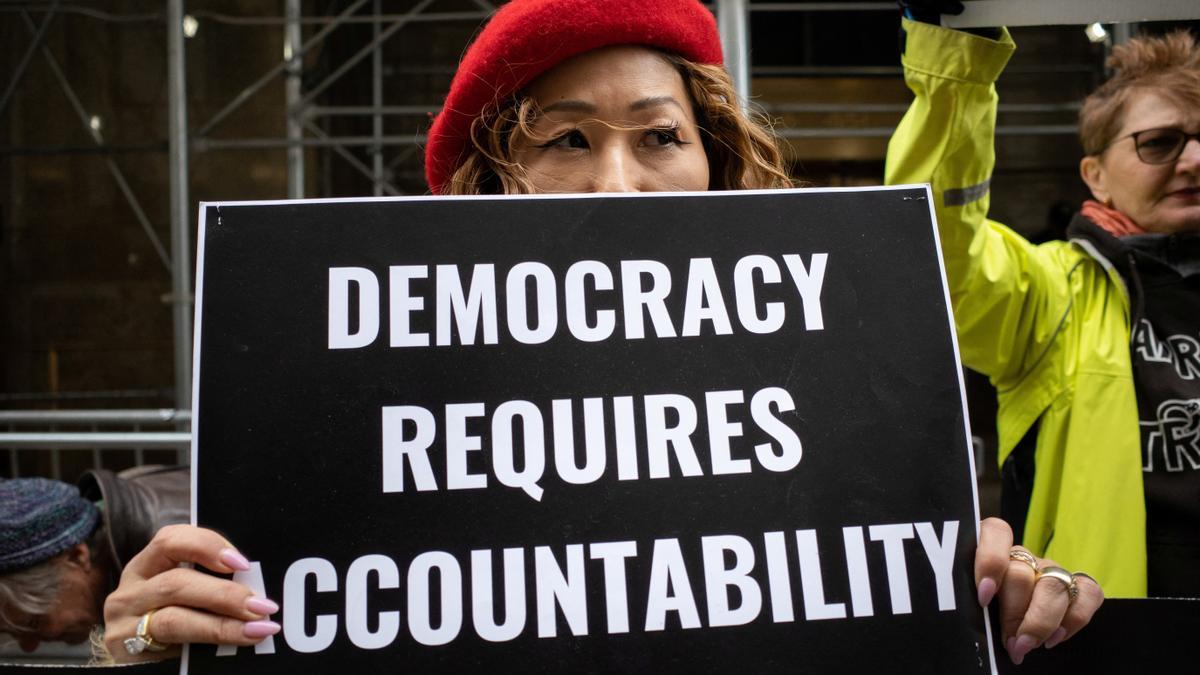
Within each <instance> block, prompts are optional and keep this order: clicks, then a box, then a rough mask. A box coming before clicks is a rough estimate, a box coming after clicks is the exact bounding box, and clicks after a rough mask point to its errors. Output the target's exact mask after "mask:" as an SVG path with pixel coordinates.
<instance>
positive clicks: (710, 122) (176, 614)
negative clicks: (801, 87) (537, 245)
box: [106, 0, 1102, 662]
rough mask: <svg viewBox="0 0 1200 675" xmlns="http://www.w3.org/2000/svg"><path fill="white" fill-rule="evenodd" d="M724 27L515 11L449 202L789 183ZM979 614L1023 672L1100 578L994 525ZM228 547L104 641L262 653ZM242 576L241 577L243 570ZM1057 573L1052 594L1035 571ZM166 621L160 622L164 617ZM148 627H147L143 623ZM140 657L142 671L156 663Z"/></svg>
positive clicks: (695, 10)
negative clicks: (746, 100) (728, 68)
mask: <svg viewBox="0 0 1200 675" xmlns="http://www.w3.org/2000/svg"><path fill="white" fill-rule="evenodd" d="M721 62H722V56H721V48H720V41H719V38H718V35H717V31H716V24H715V21H714V20H713V17H712V14H711V13H710V12H709V11H708V10H707V9H705V8H704V7H703V6H702V5H701V4H699V3H698V2H696V1H695V0H608V1H606V2H596V1H589V0H515V1H514V2H512V3H510V4H507V5H505V6H504V7H503V8H502V9H501V10H499V12H497V14H496V16H495V17H494V18H493V19H492V21H491V22H490V23H489V24H488V26H487V28H486V29H484V30H483V31H482V33H481V34H480V35H479V37H478V39H477V40H476V41H475V43H474V44H473V45H472V46H471V48H470V49H469V50H468V52H467V54H466V56H465V57H464V59H463V61H462V64H461V65H460V67H459V70H458V73H457V75H456V77H455V79H454V83H453V84H452V86H451V91H450V94H449V96H448V97H447V100H446V105H445V106H444V109H443V112H442V113H441V114H440V115H439V116H438V118H437V120H436V122H435V123H434V125H433V128H432V129H431V131H430V134H429V139H430V140H429V146H428V148H427V152H426V170H427V178H428V180H429V184H430V188H431V190H432V191H433V192H434V193H435V194H502V193H503V194H519V193H543V192H560V193H561V192H568V193H570V192H576V193H578V192H635V191H665V190H671V191H704V190H734V189H762V188H778V187H787V186H790V185H791V181H790V179H789V178H788V175H787V173H786V171H785V169H784V167H783V163H782V160H781V153H780V150H779V148H778V147H777V145H776V143H775V141H774V139H773V137H772V136H771V134H770V132H769V131H768V130H766V129H765V128H764V126H762V125H760V124H758V123H756V122H754V121H752V120H751V119H749V118H748V117H747V116H746V115H745V113H744V112H743V111H742V109H741V106H740V102H739V101H738V100H737V97H736V94H735V93H734V91H733V87H732V85H731V82H730V79H729V76H728V75H727V74H726V73H725V71H724V70H723V68H722V67H721ZM980 532H981V534H980V541H979V547H978V551H977V554H976V561H975V579H976V582H977V586H978V599H979V602H980V604H981V605H985V606H986V605H988V604H989V603H990V602H991V601H992V600H993V599H998V601H999V603H1000V604H1001V606H1002V615H1003V617H1004V626H1005V628H1004V631H1005V637H1006V638H1011V644H1012V645H1013V647H1012V648H1010V652H1011V654H1012V656H1013V658H1014V660H1016V661H1018V662H1019V661H1020V660H1021V658H1022V657H1023V655H1024V653H1026V652H1027V651H1028V650H1029V649H1032V648H1033V647H1034V646H1036V645H1039V644H1043V643H1045V644H1049V645H1051V646H1052V645H1053V644H1056V643H1058V642H1061V641H1063V640H1065V639H1068V638H1069V637H1070V636H1071V635H1073V634H1074V633H1075V632H1076V631H1078V630H1079V629H1080V628H1081V627H1082V626H1084V625H1085V624H1086V623H1087V622H1088V621H1089V620H1090V618H1091V616H1092V614H1093V613H1094V612H1095V610H1096V609H1097V607H1099V605H1100V602H1101V600H1102V595H1101V593H1100V590H1099V587H1098V586H1096V585H1095V583H1094V582H1091V581H1090V580H1089V579H1086V578H1083V579H1079V580H1074V579H1072V578H1071V576H1070V575H1069V574H1068V573H1066V572H1065V571H1062V570H1060V569H1057V568H1053V563H1052V562H1050V561H1047V560H1040V559H1037V558H1034V557H1033V556H1028V554H1022V555H1018V556H1017V557H1016V558H1014V557H1012V556H1011V555H1010V548H1011V547H1012V543H1013V542H1012V532H1011V530H1010V529H1009V527H1008V525H1006V524H1005V523H1004V522H1002V521H999V520H996V519H989V520H987V521H984V522H983V523H982V525H981V528H980ZM235 553H236V552H235V551H233V549H232V547H231V545H230V544H229V542H227V541H225V540H224V539H222V538H221V537H219V536H217V535H216V534H215V533H212V532H210V531H207V530H201V529H196V528H191V529H176V530H171V531H169V532H167V533H165V534H164V535H163V536H162V537H159V538H158V539H156V541H155V542H154V543H152V544H151V546H150V547H149V548H148V549H147V551H146V552H145V558H144V559H143V560H141V561H140V564H139V565H136V566H132V565H131V567H132V568H133V569H134V570H139V571H140V572H139V573H137V574H132V573H131V574H129V575H128V577H127V578H123V579H122V584H121V587H120V589H118V591H117V592H116V593H114V594H113V596H112V598H110V601H109V603H108V605H107V606H106V619H107V626H106V628H107V633H106V641H107V643H108V645H109V647H110V649H112V650H113V651H114V653H116V654H119V655H120V656H121V657H127V656H129V655H127V654H125V653H124V648H123V646H122V645H123V644H124V643H123V641H124V640H125V639H127V638H130V637H131V636H134V635H135V634H137V635H139V636H145V637H150V638H152V639H153V640H154V641H155V642H156V643H166V644H171V645H174V644H179V643H185V642H208V643H212V642H216V643H222V644H243V645H244V644H252V643H254V642H257V641H258V640H259V639H261V636H260V635H251V634H249V633H248V632H247V631H246V630H245V629H244V627H245V626H248V625H251V623H253V624H255V625H258V626H260V627H261V625H262V622H261V621H255V622H250V623H245V622H246V621H247V618H246V617H247V615H246V613H245V602H246V597H247V596H246V593H245V589H244V588H243V587H241V586H240V585H238V584H235V583H233V582H231V581H225V580H220V579H213V578H212V577H209V576H207V575H203V574H202V573H200V572H195V571H190V570H187V571H182V572H181V571H179V570H173V571H172V572H170V573H171V574H173V575H175V577H174V579H173V581H176V582H180V581H182V580H183V579H182V577H183V576H184V575H185V574H186V575H190V576H193V577H194V578H195V579H196V583H197V586H196V588H203V589H204V591H203V593H197V592H191V591H189V590H188V586H189V585H188V584H184V583H178V584H177V583H173V584H170V585H166V584H162V583H158V581H157V579H158V577H159V576H161V574H156V573H155V572H156V571H161V570H167V569H170V568H173V567H174V563H176V562H179V561H191V562H196V563H198V564H200V565H201V566H203V567H206V568H208V569H211V570H213V571H217V572H223V573H229V572H230V571H232V570H237V569H240V568H239V566H238V565H241V563H242V562H244V559H243V558H241V557H240V556H235ZM235 562H236V563H238V565H235V564H234V563H235ZM1039 569H1040V570H1042V571H1044V572H1045V575H1044V577H1042V578H1045V579H1046V580H1045V581H1039V576H1038V574H1037V572H1038V571H1039ZM151 612H153V614H151ZM139 624H140V625H139ZM143 657H145V654H139V655H137V656H132V657H130V658H143Z"/></svg>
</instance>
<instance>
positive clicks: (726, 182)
mask: <svg viewBox="0 0 1200 675" xmlns="http://www.w3.org/2000/svg"><path fill="white" fill-rule="evenodd" d="M658 53H659V54H660V55H661V56H662V57H663V58H664V59H666V60H667V61H668V62H669V63H670V64H671V65H672V66H674V67H675V69H676V70H677V71H678V72H679V74H680V76H681V77H682V78H683V84H684V88H685V89H686V90H687V92H688V95H689V97H690V98H691V102H692V109H693V111H694V113H695V115H696V121H697V126H698V127H699V128H700V136H701V142H702V143H703V146H704V151H705V154H706V155H707V156H708V164H709V186H708V187H709V189H710V190H749V189H757V188H781V187H792V186H793V185H795V183H794V181H793V180H792V179H791V177H790V176H789V175H788V171H787V168H786V167H785V165H784V160H783V153H782V151H781V150H780V149H779V144H778V142H777V140H776V137H775V135H774V133H773V132H772V131H771V125H770V122H769V120H767V119H766V118H765V117H763V116H761V115H755V116H753V117H751V116H748V115H747V114H746V113H745V112H743V111H742V109H741V107H740V106H739V105H738V99H737V94H736V93H735V92H734V88H733V81H732V80H731V79H730V77H729V73H727V72H726V71H725V69H724V68H722V67H721V66H712V65H703V64H697V63H693V62H691V61H688V60H687V59H684V58H682V57H680V56H677V55H674V54H668V53H665V52H658ZM538 113H539V111H538V107H537V104H536V103H535V102H534V101H533V100H532V99H531V98H529V97H527V96H524V95H522V94H520V93H518V94H517V95H516V96H514V97H512V98H511V99H509V100H508V101H505V102H499V103H497V104H496V105H494V106H490V107H489V108H488V109H487V110H485V111H484V113H483V114H482V115H480V116H479V117H477V118H475V120H474V121H473V122H472V123H471V148H470V151H469V153H468V155H467V156H466V158H465V159H464V160H463V161H462V163H461V164H460V165H459V167H458V169H457V170H456V171H455V172H454V174H453V176H451V178H450V181H449V183H448V184H447V186H446V191H445V194H451V195H476V194H530V193H533V192H537V190H536V189H535V188H534V187H533V185H532V183H530V181H529V179H528V177H527V176H526V172H525V168H524V167H523V166H521V165H520V163H519V162H517V161H516V160H515V159H514V155H515V153H514V148H515V147H517V145H518V142H519V141H520V140H522V139H527V138H531V137H533V132H532V130H531V125H532V123H533V121H534V120H535V119H536V117H537V115H538Z"/></svg>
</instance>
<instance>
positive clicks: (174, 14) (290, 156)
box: [0, 0, 1075, 456]
mask: <svg viewBox="0 0 1200 675" xmlns="http://www.w3.org/2000/svg"><path fill="white" fill-rule="evenodd" d="M471 2H472V4H473V6H474V9H473V10H472V11H459V10H455V11H436V10H438V9H439V7H438V5H444V4H446V3H445V0H412V3H411V5H409V6H408V9H407V11H404V12H401V13H393V14H388V13H385V12H384V11H383V10H384V2H383V1H382V0H348V1H347V2H346V3H345V6H344V8H343V9H341V11H339V12H338V13H336V14H332V15H321V16H304V15H303V14H302V11H301V9H302V2H301V0H284V1H283V14H282V16H249V15H238V16H235V15H229V14H221V13H217V12H212V11H206V10H203V9H200V8H199V7H197V8H195V9H193V11H192V12H191V13H190V14H189V13H188V7H187V6H186V5H185V2H184V0H167V2H166V6H165V12H162V13H159V12H152V13H143V14H123V15H122V14H116V13H112V12H109V11H106V10H102V9H97V8H95V7H89V6H81V5H72V4H64V3H62V2H61V1H60V0H51V1H47V0H28V1H24V2H4V3H0V13H3V14H8V15H16V16H18V17H19V18H20V21H21V22H22V23H23V24H24V26H25V28H26V30H27V32H28V34H29V40H30V41H29V44H28V47H27V48H26V49H25V51H24V53H23V54H22V57H21V58H20V59H19V60H18V61H17V63H16V68H15V70H14V72H13V73H12V74H11V75H10V77H9V78H8V82H7V83H6V85H5V87H4V89H3V91H2V92H0V116H2V115H3V114H4V111H5V107H6V106H7V104H8V103H9V101H10V100H11V99H12V97H13V96H14V95H15V92H16V91H17V90H18V89H19V88H20V85H21V80H22V77H23V76H24V75H25V73H26V71H27V69H28V66H29V64H30V62H31V61H33V59H34V58H35V57H37V55H39V54H40V55H41V57H42V58H43V59H44V60H45V62H46V64H47V65H48V67H49V68H50V71H51V72H52V74H53V76H54V78H55V80H56V81H57V83H58V85H59V87H60V88H61V89H62V91H63V93H64V94H65V95H66V97H67V99H68V101H69V103H70V105H71V107H72V109H73V110H74V112H75V114H76V116H77V117H78V118H79V121H80V123H81V124H82V125H83V126H84V127H85V128H86V129H87V131H88V133H89V135H90V137H91V139H92V141H93V144H94V147H93V148H81V147H76V146H58V147H49V148H23V149H22V148H9V149H7V150H8V152H9V154H14V153H15V154H21V153H25V154H37V153H38V152H74V153H82V152H87V153H98V154H100V155H101V156H102V157H103V161H104V163H105V165H106V167H107V169H108V171H109V173H110V174H111V175H112V178H113V180H114V181H115V182H116V183H117V185H118V187H119V189H120V192H121V194H122V195H123V197H124V199H125V200H126V202H127V203H128V205H129V207H130V209H131V210H132V212H133V214H134V216H135V218H136V220H137V222H138V223H139V224H140V226H141V228H142V230H143V231H144V233H145V235H146V237H147V238H148V240H149V241H150V244H151V246H152V247H153V248H154V250H155V252H156V253H157V255H158V257H159V258H160V260H161V262H162V264H163V266H164V268H165V269H166V270H167V271H168V272H169V274H170V279H171V292H170V295H169V297H168V300H169V302H170V304H171V309H172V311H171V315H172V325H173V335H174V359H173V363H174V385H175V386H174V400H175V407H176V408H178V409H180V410H187V409H189V408H190V405H191V394H192V381H191V370H192V356H191V352H192V330H193V326H192V312H193V294H192V287H191V279H192V250H191V245H190V237H191V234H192V227H193V226H192V220H191V219H192V214H193V212H194V211H195V205H193V204H191V203H190V201H189V159H190V157H191V156H192V155H194V154H195V153H200V152H212V151H219V150H237V149H246V148H284V149H286V157H287V159H286V161H287V196H288V197H289V198H302V197H305V196H307V195H306V185H308V178H309V174H310V172H311V167H310V166H308V165H306V155H305V151H306V149H307V148H325V149H328V150H329V151H330V152H331V153H333V154H334V155H336V156H337V157H339V158H340V159H341V161H344V162H345V164H346V166H348V167H350V168H351V169H352V170H353V171H354V172H357V173H358V174H361V175H362V176H363V177H365V178H366V179H367V180H369V181H370V184H371V186H372V194H374V195H396V194H400V193H401V190H400V188H399V187H397V185H396V183H395V181H394V180H393V174H394V172H395V170H396V167H397V166H399V165H400V164H402V163H405V162H410V163H411V164H413V165H416V164H418V161H417V159H418V153H417V151H418V149H419V148H420V147H421V145H422V144H423V143H424V141H425V138H424V136H423V135H422V134H420V133H412V134H395V133H392V134H389V133H387V127H388V125H387V124H385V121H386V120H387V118H389V117H406V118H410V119H417V120H420V119H424V118H425V117H426V116H427V115H430V114H431V113H433V114H436V112H438V109H439V106H438V105H437V104H435V103H428V104H408V105H394V104H388V102H387V100H386V97H385V96H384V87H383V79H384V71H385V64H384V60H383V54H382V50H383V47H384V45H385V44H387V43H388V41H389V40H391V39H394V38H395V36H396V35H397V34H399V33H400V32H401V31H402V30H403V29H405V28H406V27H410V26H416V25H422V24H428V23H431V22H440V23H447V22H464V23H466V24H467V25H472V26H473V25H477V24H479V23H480V22H482V21H483V20H485V19H486V18H487V17H489V16H490V14H491V13H492V12H493V11H495V5H494V4H493V3H492V2H489V1H488V0H471ZM197 4H198V3H197ZM710 7H711V8H712V9H713V10H714V12H715V14H716V15H717V18H718V23H719V27H720V32H721V39H722V44H723V46H724V49H725V55H726V63H727V66H728V67H729V69H730V71H731V73H732V75H733V79H734V82H735V85H736V88H737V91H738V93H739V95H740V96H742V98H743V99H744V100H745V101H749V100H750V98H751V95H752V91H751V87H750V82H751V76H752V75H772V74H776V71H774V70H772V69H770V68H755V67H754V66H753V64H752V60H751V51H750V45H749V41H750V35H749V33H750V30H749V27H750V16H751V14H752V13H754V12H828V11H841V12H845V11H858V12H879V11H894V4H893V3H891V2H792V3H769V4H756V3H753V2H750V0H715V2H713V3H710ZM39 14H40V16H39ZM68 14H70V15H79V16H86V17H90V18H92V19H95V20H101V21H112V22H125V23H160V25H162V26H163V28H164V30H165V33H166V35H165V43H166V46H167V49H166V54H167V63H166V68H167V75H168V77H167V99H168V104H169V105H168V122H169V124H168V136H169V137H168V139H167V143H166V149H167V151H168V152H167V155H168V156H167V169H168V175H169V177H170V212H169V223H170V229H169V231H170V242H169V249H168V246H164V244H163V242H162V241H161V240H160V238H159V236H158V234H157V232H156V230H155V228H154V227H153V225H152V218H151V217H150V216H149V215H148V214H147V213H146V211H145V209H144V208H143V207H142V203H141V201H140V200H139V199H138V197H137V195H136V192H135V191H134V190H133V188H132V187H131V186H130V183H129V180H128V179H127V177H126V176H125V174H124V173H123V172H122V170H121V168H120V167H119V166H118V164H117V162H116V161H115V159H114V157H116V156H117V155H118V154H120V153H122V152H157V151H161V150H162V145H161V144H158V143H147V144H139V145H125V146H120V145H109V144H107V143H106V141H105V138H104V135H103V134H102V131H101V129H102V125H101V123H100V119H99V117H98V116H96V115H95V114H92V113H89V112H88V108H87V106H86V105H84V103H83V102H81V101H80V100H79V97H78V96H77V95H76V93H75V90H74V89H73V88H72V86H71V84H70V82H69V80H68V78H67V76H66V75H65V74H64V72H63V70H62V68H61V67H60V66H59V64H58V62H57V60H56V57H55V56H54V54H53V53H52V51H51V50H50V48H49V47H48V46H47V45H46V36H47V34H48V32H49V31H50V30H51V26H52V24H53V22H54V20H55V18H56V17H59V16H62V15H68ZM204 22H217V23H223V24H231V25H242V26H258V27H262V28H264V29H266V30H270V31H275V30H278V31H280V33H281V34H282V43H283V51H282V54H281V55H280V60H279V62H278V63H276V64H274V65H273V66H272V67H270V68H268V69H267V70H266V71H265V72H262V73H261V74H258V75H257V76H256V77H254V78H253V79H250V81H249V83H248V84H246V85H245V86H244V87H243V88H242V89H241V90H240V91H239V92H238V93H237V94H236V95H235V96H233V97H232V98H231V99H230V100H229V101H228V102H227V103H226V104H225V105H224V106H222V107H220V109H219V110H218V111H217V112H216V113H215V114H213V115H212V116H211V117H209V118H208V119H205V120H202V121H200V122H199V123H196V121H195V120H191V121H189V115H188V106H187V82H186V70H185V64H186V52H187V48H186V47H187V42H188V37H190V36H191V35H193V34H195V31H196V27H197V26H198V25H201V24H203V23H204ZM362 24H370V31H371V32H370V39H369V40H367V41H366V43H365V44H363V45H362V46H361V47H360V48H358V49H357V50H356V51H354V53H353V54H352V55H350V56H349V57H348V58H346V59H345V60H343V61H342V62H340V63H338V64H336V65H335V66H334V67H332V69H331V70H330V71H329V72H328V73H327V74H325V75H324V77H322V78H321V79H319V80H318V81H315V82H309V83H307V84H306V82H305V78H304V74H305V73H304V59H305V57H306V55H309V54H311V53H312V52H313V50H314V49H316V48H317V47H319V46H321V45H323V44H325V42H326V40H328V38H329V37H330V35H331V34H332V33H333V32H334V31H335V30H337V29H339V28H342V27H345V26H351V25H362ZM368 59H369V62H368V63H369V68H370V81H371V96H370V105H330V104H322V102H321V98H322V96H323V95H325V94H327V92H329V90H330V87H332V86H333V85H334V84H335V83H337V82H338V81H339V80H341V79H342V78H344V77H345V76H346V75H347V73H350V72H351V71H352V70H354V69H355V68H357V67H359V64H361V63H363V62H365V61H367V60H368ZM452 68H453V64H448V65H447V72H449V70H452ZM807 70H810V71H818V70H819V71H821V72H822V73H823V74H831V73H833V74H838V73H840V74H847V73H849V74H858V75H863V74H866V75H880V74H883V75H888V76H899V71H898V69H896V68H882V69H881V68H854V69H840V70H839V69H837V68H823V69H816V68H810V69H807ZM804 71H805V69H797V68H791V69H787V72H788V73H791V74H796V73H800V74H804ZM810 74H811V73H810ZM281 81H282V85H283V89H284V103H285V104H284V109H283V110H282V111H281V114H282V116H283V118H284V121H285V129H286V133H285V135H284V136H283V137H250V138H247V137H241V138H239V137H229V136H223V137H217V136H215V135H214V133H215V132H216V131H217V130H219V129H221V128H222V125H223V124H225V123H226V122H227V121H228V120H229V119H230V117H231V115H233V114H234V113H235V112H237V111H238V110H240V109H242V108H243V106H245V104H246V103H247V102H248V101H250V100H251V99H253V98H254V97H255V96H256V95H258V94H259V93H260V92H262V91H264V90H265V89H266V88H267V87H269V86H277V85H279V84H280V83H281ZM763 108H764V109H765V111H766V112H768V113H777V114H787V113H835V114H836V113H868V114H869V113H895V114H899V113H900V112H902V108H903V106H900V105H893V104H847V103H820V102H803V103H799V102H797V103H776V104H774V105H765V106H763ZM1070 109H1071V107H1070V104H1049V105H1047V104H1042V105H1040V106H1033V105H1025V106H1019V105H1006V106H1002V108H1001V111H1002V112H1016V113H1022V112H1030V113H1045V112H1062V111H1064V110H1068V111H1069V110H1070ZM363 116H366V117H369V118H370V120H371V131H370V133H369V134H358V135H343V136H338V135H335V134H332V133H330V132H329V131H327V130H326V129H325V128H323V127H322V126H321V124H320V122H321V120H324V119H328V118H337V117H341V118H346V117H363ZM777 131H778V133H779V134H780V135H781V136H782V137H784V138H803V139H814V138H839V139H849V138H886V137H887V136H888V135H890V133H891V128H890V127H885V126H863V125H858V126H849V125H847V126H840V127H829V126H822V127H791V128H787V127H781V128H779V129H777ZM1074 131H1075V127H1074V125H1070V124H1038V125H1005V126H1002V127H1001V128H1000V129H999V133H1000V134H1023V135H1042V134H1068V133H1074ZM354 148H365V149H366V153H365V156H366V158H367V160H366V161H364V160H363V159H362V157H361V156H360V154H356V153H355V152H354V151H353V149H354ZM389 150H390V151H392V154H391V156H390V157H389V156H387V152H386V151H389ZM414 171H415V170H414ZM172 421H173V423H176V424H178V427H177V430H176V433H177V434H183V435H171V434H166V435H164V436H162V437H161V438H158V437H155V438H150V437H144V438H141V439H138V444H139V445H141V446H144V447H151V446H154V447H180V445H179V444H180V443H185V442H186V433H187V432H186V429H187V424H188V422H189V421H190V420H188V419H187V418H185V417H183V416H182V415H179V416H176V417H174V418H172ZM30 433H32V432H30ZM82 433H84V435H85V436H86V433H87V432H82ZM95 433H100V432H95ZM128 440H129V439H123V441H122V439H116V438H111V437H103V438H102V437H101V436H98V435H93V436H92V437H91V443H92V444H91V446H87V443H88V439H87V438H85V437H83V436H72V437H67V436H64V435H63V434H61V433H56V434H54V435H53V436H49V435H48V436H45V437H44V438H43V439H42V440H38V439H34V438H31V437H28V436H20V437H18V436H13V435H11V434H7V435H6V434H0V449H3V448H8V449H13V448H33V447H64V446H70V447H84V446H87V447H108V446H109V445H110V444H112V443H118V441H121V442H126V441H128ZM43 441H45V442H44V443H43ZM159 444H161V445H159ZM14 456H15V455H14Z"/></svg>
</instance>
